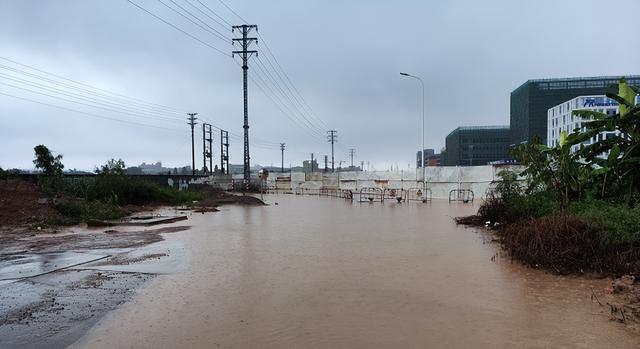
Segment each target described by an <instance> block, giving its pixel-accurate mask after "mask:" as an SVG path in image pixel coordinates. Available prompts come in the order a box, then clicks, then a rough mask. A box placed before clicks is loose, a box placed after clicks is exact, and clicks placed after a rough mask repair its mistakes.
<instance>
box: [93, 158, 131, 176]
mask: <svg viewBox="0 0 640 349" xmlns="http://www.w3.org/2000/svg"><path fill="white" fill-rule="evenodd" d="M94 172H95V173H96V174H98V175H103V176H109V175H111V176H114V175H115V176H122V175H124V174H125V173H126V172H127V167H126V165H125V163H124V161H123V160H122V159H118V160H116V159H111V160H109V161H107V163H106V164H104V165H102V166H100V167H99V168H96V169H95V170H94Z"/></svg>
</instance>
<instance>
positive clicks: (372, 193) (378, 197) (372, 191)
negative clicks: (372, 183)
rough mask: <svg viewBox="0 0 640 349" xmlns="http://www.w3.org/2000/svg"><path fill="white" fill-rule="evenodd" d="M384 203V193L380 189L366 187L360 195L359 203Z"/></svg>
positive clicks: (361, 190)
mask: <svg viewBox="0 0 640 349" xmlns="http://www.w3.org/2000/svg"><path fill="white" fill-rule="evenodd" d="M376 201H379V202H384V191H383V190H382V189H380V188H374V187H365V188H362V189H360V192H359V193H358V202H376Z"/></svg>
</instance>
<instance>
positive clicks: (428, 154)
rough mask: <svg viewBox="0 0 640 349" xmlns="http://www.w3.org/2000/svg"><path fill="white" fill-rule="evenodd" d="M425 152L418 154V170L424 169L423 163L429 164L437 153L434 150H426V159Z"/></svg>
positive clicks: (418, 152)
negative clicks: (429, 160) (430, 159)
mask: <svg viewBox="0 0 640 349" xmlns="http://www.w3.org/2000/svg"><path fill="white" fill-rule="evenodd" d="M422 154H423V152H421V151H420V150H418V151H417V152H416V168H420V167H422V164H423V162H424V163H427V166H429V164H428V159H429V158H430V157H432V156H435V155H436V151H435V150H434V149H424V157H423V156H422Z"/></svg>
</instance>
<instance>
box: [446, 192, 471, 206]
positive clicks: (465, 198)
mask: <svg viewBox="0 0 640 349" xmlns="http://www.w3.org/2000/svg"><path fill="white" fill-rule="evenodd" d="M474 196H475V195H474V194H473V191H472V190H471V189H453V190H451V191H450V192H449V202H451V201H461V202H464V203H465V204H466V203H468V202H473V198H474Z"/></svg>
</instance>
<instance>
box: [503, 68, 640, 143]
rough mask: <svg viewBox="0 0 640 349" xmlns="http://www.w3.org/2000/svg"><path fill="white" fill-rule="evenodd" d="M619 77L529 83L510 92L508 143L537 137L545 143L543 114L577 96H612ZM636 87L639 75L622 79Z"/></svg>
mask: <svg viewBox="0 0 640 349" xmlns="http://www.w3.org/2000/svg"><path fill="white" fill-rule="evenodd" d="M620 78H621V77H620V76H602V77H582V78H562V79H537V80H529V81H527V82H525V83H524V84H522V85H521V86H520V87H518V88H517V89H515V90H514V91H513V92H511V115H510V124H511V143H512V144H519V143H522V142H528V141H530V140H531V139H532V138H533V137H534V136H539V137H540V138H541V140H542V143H543V144H546V143H547V135H548V133H547V124H548V123H547V111H548V110H549V108H551V107H553V106H556V105H559V104H561V103H564V102H566V101H568V100H570V99H573V98H575V97H578V96H593V95H605V94H606V93H607V92H610V93H616V92H617V87H615V85H616V84H617V83H618V81H619V80H620ZM626 79H627V82H628V83H629V85H631V86H636V87H638V86H640V76H638V75H633V76H627V77H626Z"/></svg>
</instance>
